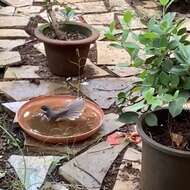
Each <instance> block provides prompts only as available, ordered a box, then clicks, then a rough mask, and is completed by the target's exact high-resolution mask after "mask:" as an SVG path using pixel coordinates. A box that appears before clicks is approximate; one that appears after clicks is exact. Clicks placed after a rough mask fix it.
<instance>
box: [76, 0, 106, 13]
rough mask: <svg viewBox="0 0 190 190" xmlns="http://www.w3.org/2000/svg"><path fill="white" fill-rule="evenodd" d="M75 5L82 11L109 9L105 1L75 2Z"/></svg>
mask: <svg viewBox="0 0 190 190" xmlns="http://www.w3.org/2000/svg"><path fill="white" fill-rule="evenodd" d="M75 5H76V6H77V8H78V9H79V10H80V12H81V13H102V12H107V9H106V7H105V5H104V2H103V1H95V2H83V3H75Z"/></svg>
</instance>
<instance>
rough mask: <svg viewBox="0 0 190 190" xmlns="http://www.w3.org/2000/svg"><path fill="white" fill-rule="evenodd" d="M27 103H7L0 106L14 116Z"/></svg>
mask: <svg viewBox="0 0 190 190" xmlns="http://www.w3.org/2000/svg"><path fill="white" fill-rule="evenodd" d="M26 102H28V101H21V102H7V103H2V106H3V107H4V108H5V109H6V110H7V111H10V112H12V113H14V114H16V112H17V111H18V110H19V108H20V107H21V106H22V105H24V104H25V103H26Z"/></svg>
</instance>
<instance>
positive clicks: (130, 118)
mask: <svg viewBox="0 0 190 190" xmlns="http://www.w3.org/2000/svg"><path fill="white" fill-rule="evenodd" d="M138 117H139V115H138V113H136V112H125V113H122V114H120V116H119V118H118V120H119V121H121V122H123V123H127V124H134V123H136V122H137V120H138Z"/></svg>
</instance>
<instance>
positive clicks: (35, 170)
mask: <svg viewBox="0 0 190 190" xmlns="http://www.w3.org/2000/svg"><path fill="white" fill-rule="evenodd" d="M56 160H58V157H54V156H18V155H12V156H11V157H10V158H9V160H8V161H9V163H10V164H11V165H12V166H13V168H14V169H15V171H16V173H17V175H18V177H19V179H20V180H21V182H22V184H23V185H24V186H25V188H26V189H27V190H37V189H39V188H40V187H41V185H42V184H43V181H44V179H45V177H46V175H47V172H48V169H49V167H50V165H51V164H52V162H53V161H56ZM25 164H26V165H25ZM25 174H26V175H25ZM25 176H26V178H25Z"/></svg>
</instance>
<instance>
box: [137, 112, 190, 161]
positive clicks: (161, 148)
mask: <svg viewBox="0 0 190 190" xmlns="http://www.w3.org/2000/svg"><path fill="white" fill-rule="evenodd" d="M158 110H161V111H162V110H168V108H161V109H158ZM158 110H156V111H158ZM153 112H155V111H153ZM148 113H150V112H147V113H144V114H142V115H141V116H140V118H139V119H138V121H137V130H138V132H139V134H140V136H141V138H142V140H143V141H144V142H146V143H148V144H149V145H150V146H151V147H153V148H155V149H157V150H159V151H161V152H164V153H166V154H168V155H172V156H177V157H187V158H190V152H188V151H183V150H177V149H174V148H170V147H167V146H165V145H162V144H160V143H158V142H156V141H154V140H152V139H151V138H150V137H149V136H148V135H147V134H146V133H145V132H144V130H143V127H142V122H143V120H144V118H145V116H146V115H147V114H148Z"/></svg>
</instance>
